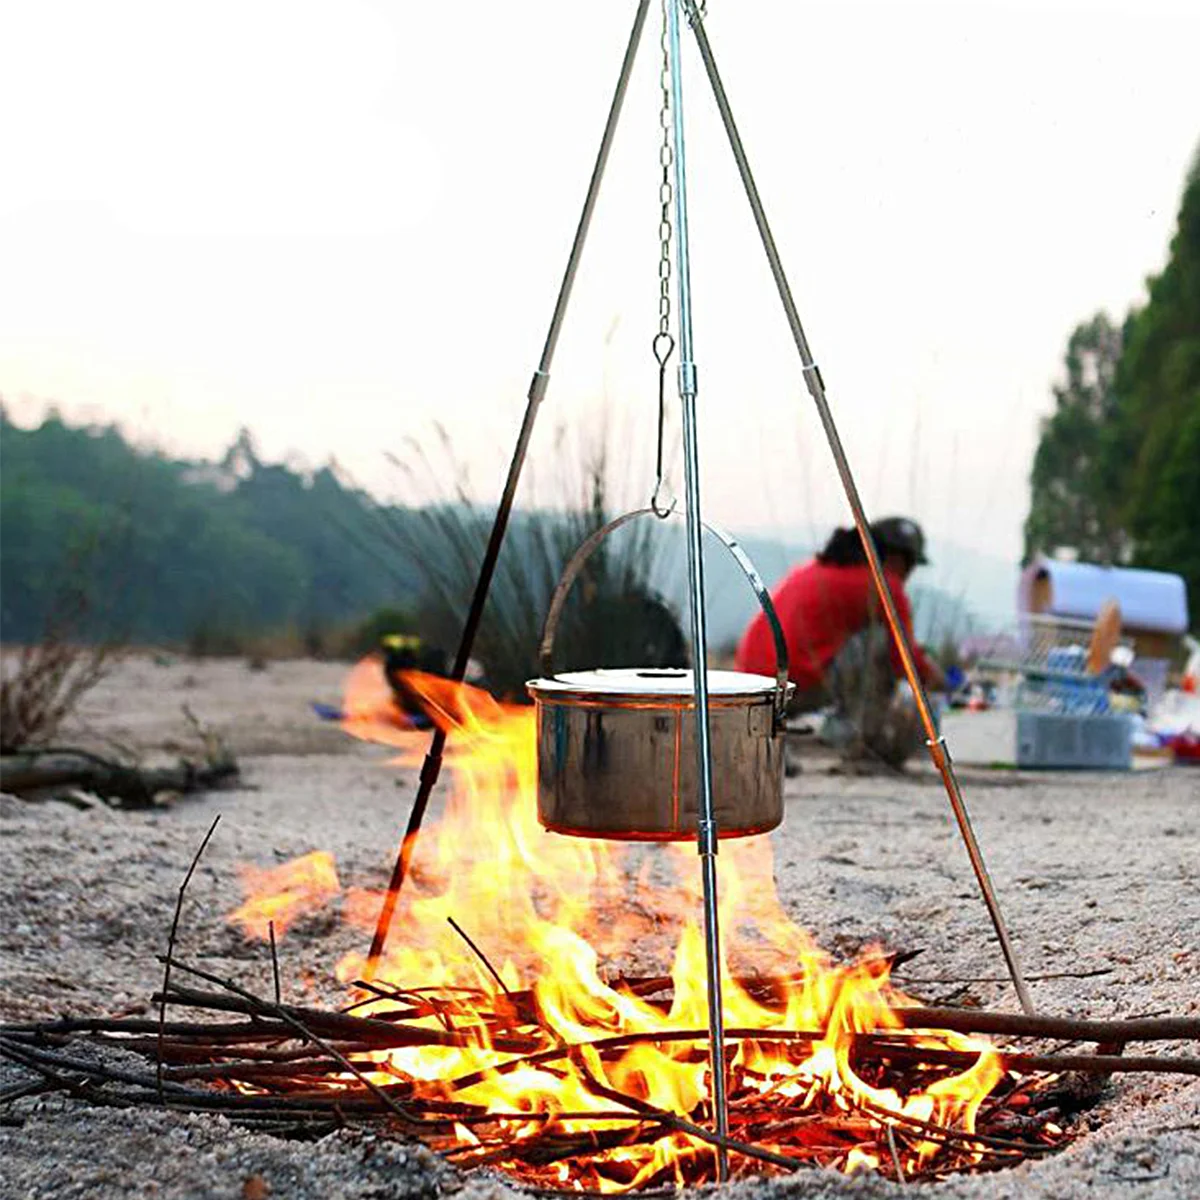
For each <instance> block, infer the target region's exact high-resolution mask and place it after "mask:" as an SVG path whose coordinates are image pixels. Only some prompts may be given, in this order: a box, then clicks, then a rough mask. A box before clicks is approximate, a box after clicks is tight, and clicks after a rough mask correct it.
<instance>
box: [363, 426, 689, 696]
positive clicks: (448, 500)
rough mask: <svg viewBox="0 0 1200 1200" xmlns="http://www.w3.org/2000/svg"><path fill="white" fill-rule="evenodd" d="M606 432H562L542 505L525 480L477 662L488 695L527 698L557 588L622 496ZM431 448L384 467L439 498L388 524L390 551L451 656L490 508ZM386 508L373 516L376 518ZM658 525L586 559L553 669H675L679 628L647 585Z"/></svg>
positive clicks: (439, 437)
mask: <svg viewBox="0 0 1200 1200" xmlns="http://www.w3.org/2000/svg"><path fill="white" fill-rule="evenodd" d="M612 441H613V439H612V438H611V437H610V436H609V431H608V429H607V428H603V429H602V430H601V431H600V432H599V433H596V432H592V433H590V434H587V435H584V440H583V442H582V444H576V443H575V442H574V440H573V439H572V436H571V435H570V434H569V433H568V432H567V430H566V429H565V428H559V429H558V430H557V431H556V435H555V438H554V449H555V457H554V463H555V466H554V469H553V471H552V475H551V479H550V492H551V494H550V496H549V498H548V499H549V502H541V501H542V500H543V499H544V497H540V496H538V494H537V492H538V487H537V485H538V484H539V483H541V484H543V487H544V482H545V480H544V479H537V478H536V477H535V478H534V479H532V480H530V483H531V484H532V487H530V488H528V489H527V493H528V492H531V493H532V497H531V498H532V504H530V503H529V501H528V500H527V501H526V502H525V504H524V505H523V506H522V507H521V509H520V510H519V511H514V513H513V517H512V521H511V523H510V526H509V530H508V533H507V536H506V538H505V543H504V547H503V549H502V551H501V553H500V558H499V560H498V562H497V567H496V573H495V576H494V578H493V581H492V585H491V588H490V591H489V595H488V602H487V607H486V609H485V612H484V616H483V621H482V624H481V626H480V630H479V634H478V637H477V639H476V642H475V648H474V656H475V658H476V659H477V660H478V661H479V662H480V663H481V665H482V667H483V672H484V677H485V679H486V681H487V683H488V685H489V686H490V687H491V689H492V690H493V691H495V692H496V693H497V694H499V695H502V696H507V697H510V698H514V699H516V698H520V697H523V696H524V690H525V689H524V685H525V682H526V681H527V680H529V679H531V678H534V677H535V676H537V675H540V674H541V668H540V665H539V662H538V646H539V643H540V640H541V634H542V625H543V622H544V620H545V616H546V611H547V609H548V607H549V603H550V598H551V596H552V594H553V591H554V588H555V585H556V584H557V583H558V581H559V579H560V578H561V576H562V572H563V569H564V568H565V566H566V565H567V563H568V561H569V560H570V558H571V555H572V554H573V553H574V551H575V550H576V549H577V548H578V546H579V545H580V544H581V543H582V542H583V541H584V540H585V539H586V538H587V537H588V536H589V535H591V534H592V533H594V532H595V531H596V530H597V529H598V528H600V527H601V526H602V525H604V524H606V523H607V522H608V521H609V520H611V519H612V518H613V517H614V516H615V515H617V512H616V509H615V507H614V499H615V494H619V493H620V491H621V490H622V489H621V487H620V485H619V481H618V480H617V478H616V471H615V469H614V459H615V456H614V454H613V453H612V449H611V445H612ZM431 445H432V449H430V448H429V447H428V446H427V445H425V444H422V443H420V442H418V441H416V440H410V441H409V442H408V443H407V444H406V446H405V449H404V451H403V453H401V454H398V455H393V456H391V461H392V463H393V465H394V467H395V468H396V470H397V472H398V474H399V475H400V477H401V478H402V479H403V480H404V481H405V484H406V490H407V489H411V491H412V492H413V493H414V494H416V495H420V496H430V495H433V496H434V497H436V499H435V500H434V502H432V503H427V504H425V505H424V506H422V507H421V508H414V509H406V510H404V511H403V513H402V514H399V513H395V512H393V513H390V514H387V520H386V529H387V533H388V537H389V539H390V541H391V543H392V546H393V548H394V550H395V551H397V552H399V553H401V554H403V555H405V556H406V557H407V558H408V560H409V561H410V562H411V563H412V564H415V565H417V566H418V568H419V571H420V576H421V581H422V587H421V594H420V598H419V600H418V603H417V606H416V613H415V621H416V626H417V629H418V631H419V632H420V633H421V635H422V636H423V637H424V638H425V639H426V640H427V641H429V642H432V643H434V644H436V645H439V646H442V647H444V648H446V649H447V650H449V651H451V652H452V651H453V649H454V648H456V647H457V645H458V641H459V637H460V635H461V632H462V626H463V621H464V619H465V617H466V614H467V610H468V608H469V606H470V602H471V596H472V594H473V592H474V589H475V586H476V581H477V579H478V576H479V568H480V564H481V562H482V560H483V554H484V549H485V546H486V543H487V540H488V535H489V533H490V531H491V527H492V521H493V517H494V508H493V506H491V505H485V504H481V503H480V502H479V501H478V500H477V499H476V497H475V495H474V494H473V490H472V488H471V486H470V482H469V478H468V475H467V472H466V470H465V468H464V467H463V465H462V463H461V462H460V461H459V459H458V458H457V456H456V454H455V450H454V445H453V442H452V440H451V438H450V436H449V434H448V433H447V432H446V430H445V429H444V428H442V427H440V426H437V427H435V429H434V437H433V439H432V443H431ZM382 512H383V510H381V513H382ZM657 525H658V522H656V521H654V520H653V519H652V518H645V519H644V520H642V521H635V522H632V523H631V524H630V525H628V526H625V527H623V528H622V529H621V530H619V531H618V532H617V533H615V534H614V535H613V536H612V537H611V538H609V539H606V540H605V541H604V542H602V543H601V545H600V547H599V548H598V549H597V550H596V552H595V553H594V554H593V555H592V557H591V558H590V559H589V560H588V562H587V564H586V565H585V567H584V569H583V570H582V572H581V573H580V576H579V578H578V580H577V581H576V583H575V586H574V588H573V589H572V592H571V595H570V597H569V599H568V601H567V604H566V606H565V608H564V611H563V616H562V620H561V622H560V624H559V628H558V635H557V639H556V647H555V658H554V666H555V668H556V670H574V669H583V668H591V667H599V666H607V667H612V666H679V665H685V664H686V659H687V650H686V643H685V641H684V638H683V635H682V632H681V629H680V625H679V621H678V618H677V617H676V615H675V614H674V613H673V612H672V611H671V609H670V607H669V606H668V605H667V604H666V603H665V601H663V599H662V597H661V596H659V594H658V593H657V591H656V590H655V588H654V586H653V583H652V580H653V579H654V578H655V572H656V569H657V566H658V563H659V559H660V556H661V550H660V547H661V545H662V542H661V537H660V531H659V529H658V528H657Z"/></svg>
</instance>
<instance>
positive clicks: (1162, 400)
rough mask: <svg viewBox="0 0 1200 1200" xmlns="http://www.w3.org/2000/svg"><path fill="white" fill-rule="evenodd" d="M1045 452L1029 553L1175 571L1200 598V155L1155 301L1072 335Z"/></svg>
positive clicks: (1037, 473)
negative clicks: (1118, 321)
mask: <svg viewBox="0 0 1200 1200" xmlns="http://www.w3.org/2000/svg"><path fill="white" fill-rule="evenodd" d="M1055 400H1056V410H1055V412H1054V413H1053V414H1052V415H1051V417H1050V418H1049V419H1048V420H1047V421H1046V422H1045V424H1044V425H1043V428H1042V438H1041V442H1040V444H1039V446H1038V449H1037V454H1036V456H1035V459H1034V465H1033V472H1032V477H1031V483H1032V505H1031V511H1030V515H1029V520H1028V521H1027V522H1026V526H1025V553H1026V556H1027V557H1029V556H1032V555H1033V554H1034V553H1036V552H1038V551H1048V550H1053V549H1054V547H1055V546H1057V545H1072V546H1074V547H1075V548H1076V549H1077V550H1078V551H1079V553H1080V556H1081V557H1082V558H1085V559H1088V560H1092V561H1099V562H1114V561H1119V562H1131V563H1132V564H1133V565H1135V566H1141V567H1147V568H1151V569H1156V570H1163V571H1172V572H1176V573H1178V574H1180V575H1182V576H1183V577H1184V579H1185V580H1186V582H1187V585H1188V591H1189V594H1190V596H1191V600H1192V604H1193V607H1194V608H1195V607H1197V606H1198V605H1200V536H1198V526H1200V520H1198V514H1200V468H1198V466H1197V464H1200V153H1198V154H1197V156H1196V158H1195V160H1194V161H1193V164H1192V168H1191V170H1190V172H1189V175H1188V179H1187V182H1186V185H1185V188H1184V194H1183V200H1182V203H1181V206H1180V211H1179V223H1178V228H1177V230H1176V233H1175V236H1174V238H1173V239H1172V242H1171V250H1170V255H1169V258H1168V261H1167V264H1166V266H1165V267H1164V269H1163V271H1162V273H1161V274H1159V275H1158V276H1156V277H1154V278H1152V279H1151V280H1150V281H1149V300H1148V302H1147V304H1146V305H1145V307H1144V308H1142V309H1140V310H1138V311H1135V312H1132V313H1131V314H1130V315H1129V317H1128V318H1127V320H1126V322H1125V326H1124V329H1123V331H1122V334H1121V336H1120V337H1119V338H1118V337H1117V335H1116V333H1115V330H1114V329H1113V326H1112V324H1111V322H1109V320H1108V319H1107V318H1106V317H1105V316H1104V315H1103V314H1098V315H1097V316H1096V317H1094V318H1093V319H1092V321H1090V322H1088V323H1087V324H1085V325H1082V326H1080V327H1079V328H1078V329H1077V330H1076V331H1075V333H1074V334H1073V335H1072V337H1071V340H1070V342H1069V344H1068V349H1067V383H1066V385H1065V386H1064V387H1063V388H1056V389H1055Z"/></svg>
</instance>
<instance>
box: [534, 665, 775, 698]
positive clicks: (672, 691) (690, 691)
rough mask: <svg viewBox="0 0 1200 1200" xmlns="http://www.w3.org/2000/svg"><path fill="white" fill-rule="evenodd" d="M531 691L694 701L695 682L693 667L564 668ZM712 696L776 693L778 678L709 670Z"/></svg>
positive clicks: (538, 681)
mask: <svg viewBox="0 0 1200 1200" xmlns="http://www.w3.org/2000/svg"><path fill="white" fill-rule="evenodd" d="M526 686H527V687H528V688H529V690H530V691H531V692H538V693H543V692H556V693H563V694H572V693H578V692H587V693H589V694H591V695H606V696H639V697H645V698H647V699H653V698H658V697H663V698H669V697H673V698H675V699H679V700H691V699H693V698H694V696H695V683H694V682H693V680H692V672H691V670H690V669H689V670H684V669H682V668H678V667H600V668H599V669H597V670H595V671H564V672H562V674H559V675H555V676H553V678H550V679H531V680H530V681H529V683H528V684H527V685H526ZM708 692H709V695H710V696H725V697H729V696H742V697H750V696H760V695H762V696H765V695H772V694H774V692H775V680H774V679H772V678H771V677H770V676H768V675H750V674H747V673H746V672H744V671H711V670H710V671H709V672H708Z"/></svg>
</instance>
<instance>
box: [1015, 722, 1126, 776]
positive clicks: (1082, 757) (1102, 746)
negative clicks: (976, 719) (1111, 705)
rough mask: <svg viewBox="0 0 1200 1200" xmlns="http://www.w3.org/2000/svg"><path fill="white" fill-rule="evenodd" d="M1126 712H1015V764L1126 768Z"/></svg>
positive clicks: (1072, 768)
mask: <svg viewBox="0 0 1200 1200" xmlns="http://www.w3.org/2000/svg"><path fill="white" fill-rule="evenodd" d="M1133 721H1134V718H1133V717H1132V716H1131V715H1130V714H1129V713H1110V712H1102V713H1071V712H1049V711H1039V710H1033V709H1018V711H1017V766H1018V767H1023V768H1028V769H1031V770H1032V769H1038V770H1042V769H1046V768H1052V767H1061V768H1066V769H1071V770H1093V771H1098V770H1104V771H1127V770H1129V768H1130V767H1131V766H1132V765H1133Z"/></svg>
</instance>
